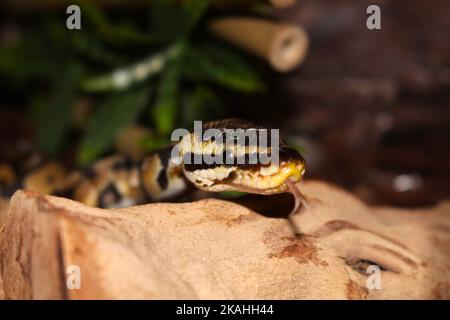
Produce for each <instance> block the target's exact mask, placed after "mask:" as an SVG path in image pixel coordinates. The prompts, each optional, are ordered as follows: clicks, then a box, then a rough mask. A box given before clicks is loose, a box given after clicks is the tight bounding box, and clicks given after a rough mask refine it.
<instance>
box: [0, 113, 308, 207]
mask: <svg viewBox="0 0 450 320" xmlns="http://www.w3.org/2000/svg"><path fill="white" fill-rule="evenodd" d="M202 128H203V129H205V130H207V129H217V131H218V132H219V133H220V134H224V135H225V133H226V131H227V130H229V129H242V130H244V132H245V131H246V130H255V129H261V128H262V127H258V126H255V125H253V124H252V123H250V122H247V121H244V120H240V119H225V120H219V121H213V122H207V123H204V124H203V127H202ZM188 138H189V139H191V140H189V139H188ZM196 139H197V141H196ZM186 141H190V142H189V143H186ZM192 141H196V142H198V143H197V144H193V143H192ZM278 142H279V143H278V144H277V147H276V148H277V150H276V151H278V154H279V162H278V163H277V164H276V165H275V164H273V163H262V161H259V160H258V161H256V163H248V162H246V163H240V162H239V161H238V159H237V158H238V157H239V155H240V156H243V157H244V158H245V157H246V156H247V157H248V156H249V155H250V154H249V153H250V152H253V153H256V156H260V155H262V154H263V153H264V154H266V155H267V154H270V153H272V152H274V151H275V150H274V147H273V146H272V145H271V144H268V145H267V146H265V147H261V146H256V148H253V149H252V150H253V151H250V149H249V148H248V147H245V148H243V149H242V148H241V149H240V150H237V149H236V146H233V147H232V148H234V149H233V150H231V151H232V153H231V157H234V158H233V159H231V162H230V163H228V162H227V163H209V164H207V163H204V162H200V163H195V162H194V163H188V162H186V161H184V159H187V158H194V157H195V156H199V155H200V156H201V155H204V153H205V152H208V153H209V154H210V155H211V154H212V155H214V154H217V152H222V153H226V152H229V151H230V150H229V147H227V146H224V144H223V142H221V139H217V137H215V138H214V139H213V138H211V137H209V138H207V139H206V138H204V137H198V136H197V135H194V133H193V132H192V131H191V132H189V133H188V134H186V136H184V137H182V139H181V140H180V142H178V143H177V144H176V146H177V147H178V149H177V153H176V155H177V156H178V157H174V155H173V147H174V146H173V145H172V146H171V147H167V148H164V149H161V150H158V151H155V152H151V153H149V154H148V155H147V156H145V157H144V158H143V159H141V160H140V161H132V160H130V159H129V158H128V157H127V156H125V155H113V156H109V157H106V158H104V159H100V160H98V161H97V162H95V163H94V164H93V165H92V166H90V167H89V168H88V169H85V170H79V171H75V172H67V171H66V170H65V168H64V166H63V165H62V164H60V163H58V162H55V161H47V162H43V163H40V164H39V165H35V166H34V168H33V169H31V170H29V172H27V173H26V174H25V175H23V176H22V177H21V178H19V177H18V174H17V173H16V172H15V170H14V169H13V167H12V166H10V165H8V164H1V165H0V192H1V193H2V194H3V195H4V196H10V195H11V194H12V193H13V192H14V191H15V190H17V189H19V188H23V189H31V190H35V191H40V192H43V193H47V194H51V195H58V196H64V197H67V198H70V199H73V200H76V201H79V202H82V203H84V204H86V205H89V206H96V207H102V208H112V207H127V206H132V205H136V204H144V203H148V202H159V201H169V200H173V199H176V198H178V197H181V196H182V195H185V194H187V193H189V192H190V191H191V190H195V189H196V188H197V189H201V190H205V191H210V192H218V191H227V190H235V191H243V192H249V193H258V194H265V195H270V194H275V193H282V192H289V191H290V192H292V193H293V194H294V195H295V196H296V199H297V198H299V197H301V194H300V193H299V192H298V190H296V188H295V187H294V183H296V182H298V181H300V180H301V179H302V178H303V175H304V173H305V161H304V159H303V157H302V156H301V155H300V154H299V153H298V152H297V151H296V150H295V149H293V148H290V147H288V146H287V145H286V143H285V142H284V141H283V140H282V139H279V141H278ZM198 146H201V148H199V147H198ZM227 148H228V149H227ZM207 150H209V151H207ZM229 155H230V154H227V156H229ZM175 158H177V159H175ZM180 159H182V161H180ZM258 159H259V158H258Z"/></svg>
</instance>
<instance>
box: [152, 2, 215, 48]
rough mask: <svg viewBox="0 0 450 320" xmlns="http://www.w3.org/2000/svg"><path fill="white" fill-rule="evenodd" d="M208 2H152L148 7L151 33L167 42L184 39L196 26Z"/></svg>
mask: <svg viewBox="0 0 450 320" xmlns="http://www.w3.org/2000/svg"><path fill="white" fill-rule="evenodd" d="M210 2H211V1H210V0H185V1H182V2H181V3H177V1H170V0H152V2H151V7H150V26H151V32H152V33H154V34H159V35H162V36H163V37H165V38H166V39H167V41H176V40H180V39H184V38H186V37H187V36H189V34H190V33H191V31H192V30H193V28H194V27H195V26H196V25H197V22H198V21H199V20H200V18H201V17H202V16H203V15H204V14H205V12H206V10H207V9H208V7H209V5H210Z"/></svg>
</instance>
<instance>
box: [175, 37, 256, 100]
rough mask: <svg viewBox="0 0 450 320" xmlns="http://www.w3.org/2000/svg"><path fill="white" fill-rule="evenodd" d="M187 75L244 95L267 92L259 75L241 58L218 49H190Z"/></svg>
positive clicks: (184, 73)
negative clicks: (245, 93)
mask: <svg viewBox="0 0 450 320" xmlns="http://www.w3.org/2000/svg"><path fill="white" fill-rule="evenodd" d="M183 75H184V76H186V77H187V78H188V79H190V80H193V81H210V82H213V83H216V84H218V85H221V86H223V87H226V88H229V89H233V90H237V91H242V92H255V91H261V90H263V88H264V86H263V84H262V82H261V81H260V79H259V78H258V75H257V73H256V72H255V71H254V70H253V69H252V68H251V67H250V66H249V65H248V64H247V63H246V62H245V61H244V60H243V59H242V58H241V57H240V56H239V55H237V54H235V53H234V52H233V51H231V50H230V49H227V48H225V47H218V46H215V45H203V46H199V47H193V46H190V47H188V48H187V49H186V54H185V62H184V64H183Z"/></svg>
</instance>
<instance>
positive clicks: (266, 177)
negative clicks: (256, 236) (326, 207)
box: [186, 159, 305, 195]
mask: <svg viewBox="0 0 450 320" xmlns="http://www.w3.org/2000/svg"><path fill="white" fill-rule="evenodd" d="M304 173H305V164H304V162H303V161H296V160H292V159H291V160H290V161H286V162H282V163H281V164H280V166H275V165H267V166H261V165H257V166H254V167H251V168H250V167H248V166H245V167H239V166H234V167H220V168H215V169H207V170H196V171H193V172H188V173H187V174H186V176H187V177H188V178H189V180H191V181H192V182H193V183H194V184H195V185H196V187H197V188H199V189H202V190H205V191H214V192H217V191H229V190H234V191H242V192H248V193H257V194H266V195H270V194H275V193H281V192H286V191H287V190H288V189H289V187H288V184H287V182H288V180H289V181H291V182H293V183H296V182H298V181H300V180H301V179H302V177H303V175H304Z"/></svg>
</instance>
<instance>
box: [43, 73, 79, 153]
mask: <svg viewBox="0 0 450 320" xmlns="http://www.w3.org/2000/svg"><path fill="white" fill-rule="evenodd" d="M80 76H81V69H80V67H79V66H78V65H77V64H69V66H68V67H67V69H66V72H65V73H64V74H62V75H61V78H59V79H58V80H57V81H56V84H55V86H54V93H53V95H52V96H51V99H50V101H45V100H44V101H45V102H44V101H42V100H41V102H40V103H38V105H37V106H36V109H37V110H39V112H36V113H35V116H36V121H37V141H38V146H39V148H40V150H42V151H43V152H44V153H46V154H48V155H50V156H55V155H56V154H57V153H58V151H60V149H61V147H62V144H63V142H64V140H65V138H66V137H67V133H68V131H69V129H70V115H71V110H72V107H73V104H74V101H75V98H76V87H77V82H78V81H79V79H80Z"/></svg>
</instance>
